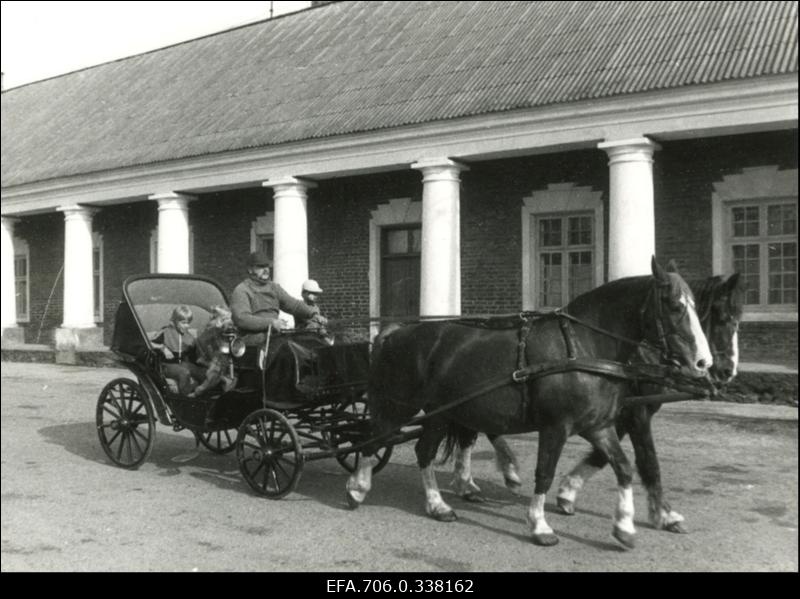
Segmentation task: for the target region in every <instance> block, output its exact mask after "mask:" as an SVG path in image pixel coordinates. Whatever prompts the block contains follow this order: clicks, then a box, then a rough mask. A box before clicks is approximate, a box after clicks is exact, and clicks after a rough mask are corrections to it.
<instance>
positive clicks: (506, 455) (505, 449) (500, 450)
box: [492, 437, 522, 485]
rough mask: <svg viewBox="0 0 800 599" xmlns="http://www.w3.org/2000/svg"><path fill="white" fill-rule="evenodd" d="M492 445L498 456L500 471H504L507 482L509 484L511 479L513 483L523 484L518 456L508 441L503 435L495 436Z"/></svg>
mask: <svg viewBox="0 0 800 599" xmlns="http://www.w3.org/2000/svg"><path fill="white" fill-rule="evenodd" d="M492 445H493V446H494V452H495V457H496V458H497V467H498V468H499V469H500V472H502V473H503V478H505V479H506V484H508V481H511V482H512V483H513V484H516V485H522V479H520V477H519V474H518V471H519V464H518V463H517V456H516V455H515V454H514V452H513V451H512V449H511V446H510V445H509V444H508V441H506V440H505V439H504V438H503V437H495V439H494V441H492Z"/></svg>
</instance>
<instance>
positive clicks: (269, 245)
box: [258, 235, 275, 260]
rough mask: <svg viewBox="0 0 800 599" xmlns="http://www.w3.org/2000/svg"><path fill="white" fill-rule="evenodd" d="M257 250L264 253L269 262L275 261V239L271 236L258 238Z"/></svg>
mask: <svg viewBox="0 0 800 599" xmlns="http://www.w3.org/2000/svg"><path fill="white" fill-rule="evenodd" d="M258 250H260V251H262V252H264V253H265V254H266V255H267V258H269V259H270V260H274V259H275V238H274V237H273V236H272V235H259V236H258Z"/></svg>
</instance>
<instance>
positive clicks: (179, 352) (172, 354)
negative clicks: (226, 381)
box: [153, 306, 205, 395]
mask: <svg viewBox="0 0 800 599" xmlns="http://www.w3.org/2000/svg"><path fill="white" fill-rule="evenodd" d="M192 318H193V314H192V310H191V308H189V306H178V307H177V308H175V309H174V310H173V311H172V316H171V318H170V321H169V324H167V325H166V326H165V327H164V328H163V329H161V332H160V333H159V334H158V336H157V337H156V338H155V339H153V346H154V347H156V348H158V349H160V350H161V353H163V354H164V364H163V373H164V376H165V377H167V378H171V379H174V380H175V381H177V383H178V390H179V391H180V393H181V395H189V394H190V393H191V392H192V391H193V390H194V386H195V385H194V382H193V381H192V377H194V378H195V379H197V380H198V381H202V380H203V379H204V378H205V370H204V369H203V368H201V367H200V366H198V365H197V364H194V363H193V362H192V358H194V355H195V352H196V350H197V342H196V340H195V338H194V336H193V335H192V334H191V333H190V332H189V323H191V322H192Z"/></svg>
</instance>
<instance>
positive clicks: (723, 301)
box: [701, 273, 744, 384]
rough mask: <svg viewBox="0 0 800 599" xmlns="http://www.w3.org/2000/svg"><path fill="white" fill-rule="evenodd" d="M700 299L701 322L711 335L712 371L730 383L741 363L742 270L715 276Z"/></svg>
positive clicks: (719, 379)
mask: <svg viewBox="0 0 800 599" xmlns="http://www.w3.org/2000/svg"><path fill="white" fill-rule="evenodd" d="M704 292H705V295H706V297H705V298H704V301H701V304H703V307H704V308H705V310H701V324H702V325H703V330H704V331H705V334H706V337H707V338H708V344H709V345H710V347H711V353H712V354H713V356H714V364H713V366H712V367H711V369H710V371H709V373H710V374H711V379H712V380H713V381H714V382H715V383H718V384H725V383H729V382H730V381H731V380H732V379H733V377H735V376H736V372H737V368H738V366H739V323H740V322H741V320H742V311H743V306H744V285H743V284H742V280H741V277H740V276H739V273H734V274H732V275H731V276H730V277H728V278H727V279H725V278H724V277H712V278H711V279H710V280H709V285H707V286H706V288H705V289H704Z"/></svg>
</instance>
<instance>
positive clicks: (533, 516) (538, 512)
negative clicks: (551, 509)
mask: <svg viewBox="0 0 800 599" xmlns="http://www.w3.org/2000/svg"><path fill="white" fill-rule="evenodd" d="M545 497H546V495H545V494H544V493H540V494H539V495H536V494H534V496H533V497H532V498H531V504H530V506H529V507H528V526H529V527H530V529H531V534H533V535H542V534H552V533H553V529H552V528H550V526H549V525H548V524H547V521H546V520H545V519H544V500H545Z"/></svg>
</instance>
